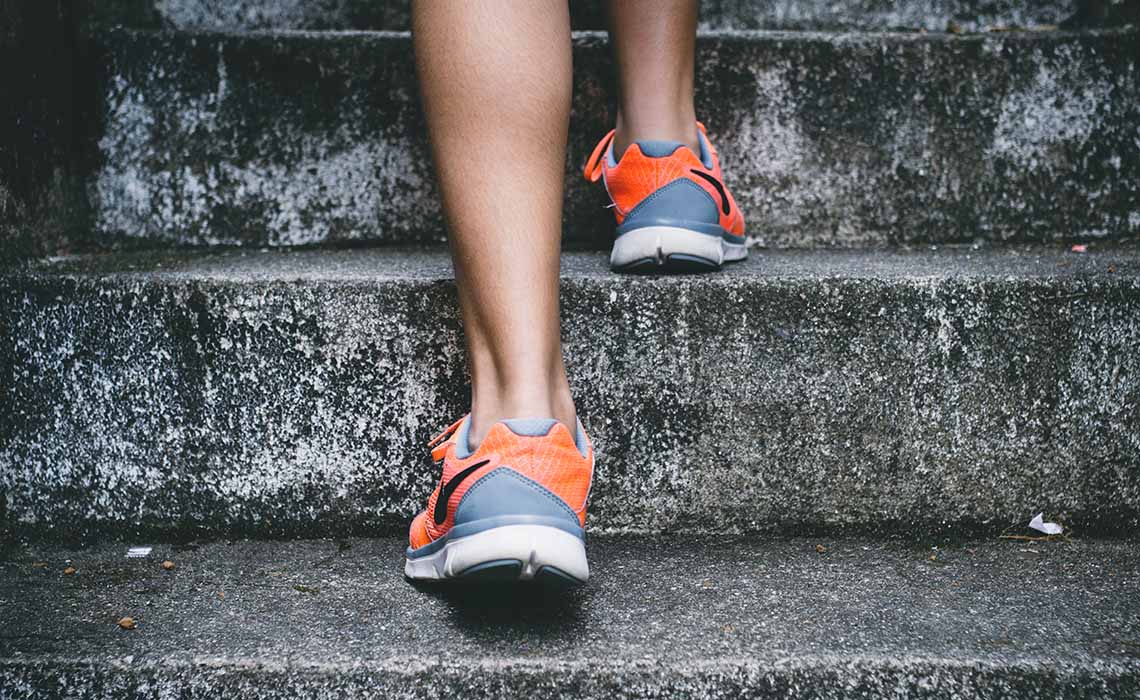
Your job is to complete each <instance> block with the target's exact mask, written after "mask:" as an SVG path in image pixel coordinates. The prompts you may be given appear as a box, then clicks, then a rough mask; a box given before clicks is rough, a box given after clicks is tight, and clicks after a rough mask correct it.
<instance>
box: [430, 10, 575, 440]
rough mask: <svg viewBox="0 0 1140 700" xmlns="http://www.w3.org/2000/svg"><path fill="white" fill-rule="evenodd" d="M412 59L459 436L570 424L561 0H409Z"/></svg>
mask: <svg viewBox="0 0 1140 700" xmlns="http://www.w3.org/2000/svg"><path fill="white" fill-rule="evenodd" d="M412 26H413V34H414V39H415V51H416V64H417V67H418V70H419V75H420V85H421V91H422V93H423V100H424V108H425V110H426V114H427V122H428V129H429V131H430V133H431V141H432V149H433V153H434V156H435V162H436V167H437V170H438V173H439V184H440V191H441V192H442V195H443V208H444V212H445V215H446V218H447V224H448V229H449V240H450V242H451V252H452V258H453V260H454V263H455V273H456V280H457V282H458V285H459V303H460V311H461V313H462V315H463V327H464V331H465V334H466V337H467V349H468V354H469V361H470V367H471V416H472V422H471V441H472V444H473V446H474V444H477V443H478V442H479V441H480V440H482V438H483V436H484V435H486V433H487V430H488V429H489V428H490V426H491V425H493V424H494V423H495V422H496V421H498V420H500V419H503V418H523V417H553V418H556V419H558V420H560V421H562V422H564V423H566V425H567V426H569V427H570V428H571V431H572V432H573V426H574V419H575V418H574V403H573V400H572V399H571V397H570V387H569V385H568V384H567V382H566V371H565V369H564V367H563V363H562V345H561V331H560V325H559V317H558V260H559V242H560V240H561V234H562V193H563V189H562V187H563V177H564V162H565V154H566V138H567V130H568V124H569V115H570V85H571V82H570V79H571V75H570V70H571V50H570V16H569V9H568V7H567V2H566V0H468V1H465V2H456V1H455V0H416V2H414V3H412Z"/></svg>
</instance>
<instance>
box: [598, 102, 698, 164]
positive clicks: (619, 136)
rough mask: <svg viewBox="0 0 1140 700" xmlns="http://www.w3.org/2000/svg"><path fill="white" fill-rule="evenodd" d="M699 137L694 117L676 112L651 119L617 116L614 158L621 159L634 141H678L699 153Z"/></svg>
mask: <svg viewBox="0 0 1140 700" xmlns="http://www.w3.org/2000/svg"><path fill="white" fill-rule="evenodd" d="M699 139H700V137H699V135H698V131H697V120H696V117H695V116H692V115H691V114H688V113H685V112H684V111H682V110H678V111H677V113H676V114H671V115H665V114H663V113H662V114H657V115H654V117H653V118H652V119H628V118H623V116H622V114H621V113H619V114H618V118H617V125H616V126H615V128H614V157H615V158H621V156H622V154H624V153H625V149H627V148H629V146H630V144H632V143H633V142H635V141H680V142H681V143H683V144H684V145H686V146H688V147H689V148H690V149H691V150H692V151H693V153H700V148H701V147H700V140H699Z"/></svg>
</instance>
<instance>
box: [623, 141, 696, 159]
mask: <svg viewBox="0 0 1140 700" xmlns="http://www.w3.org/2000/svg"><path fill="white" fill-rule="evenodd" d="M634 143H636V144H637V147H638V148H639V149H641V154H642V155H643V156H646V157H647V158H667V157H669V156H671V155H673V154H674V153H676V152H677V149H678V148H688V146H686V145H685V144H683V143H681V142H680V141H654V140H649V139H647V140H645V141H634Z"/></svg>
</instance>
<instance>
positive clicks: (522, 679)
mask: <svg viewBox="0 0 1140 700" xmlns="http://www.w3.org/2000/svg"><path fill="white" fill-rule="evenodd" d="M408 663H409V665H410V666H411V667H412V668H414V669H417V670H396V669H394V668H381V669H370V668H364V669H360V668H353V669H347V668H346V669H327V668H326V669H317V668H314V669H306V668H303V667H296V666H295V665H292V664H291V665H290V667H288V668H264V667H261V666H260V665H256V666H255V667H254V668H247V667H244V666H242V665H239V664H219V663H214V664H208V663H204V664H196V665H190V664H177V665H174V664H172V665H171V667H170V668H161V667H159V668H138V667H137V665H136V664H130V663H128V664H126V666H125V667H123V666H119V665H116V666H103V667H101V666H95V665H92V666H84V665H79V664H66V665H65V664H59V663H53V662H51V661H45V662H40V663H15V664H0V683H3V684H4V686H5V687H7V688H10V689H12V691H13V693H14V694H12V695H10V696H8V697H10V698H11V700H22V699H23V698H29V699H30V698H38V697H43V694H44V693H63V692H67V693H69V694H70V695H71V696H73V697H83V698H102V699H106V700H113V699H114V700H117V699H119V698H123V699H127V698H136V697H152V696H154V695H155V694H156V693H159V694H161V695H163V696H166V695H169V696H172V697H174V696H176V697H184V698H217V697H242V698H264V699H267V700H268V699H270V698H298V697H304V698H340V697H358V696H360V697H389V696H391V697H402V698H426V699H431V700H435V699H436V698H440V697H469V698H483V697H487V698H491V697H526V698H564V697H571V696H572V697H575V698H585V699H589V698H606V699H612V698H661V697H670V698H730V697H779V698H788V699H789V700H795V699H799V698H803V699H805V700H806V699H807V698H811V699H812V700H840V699H846V698H879V697H889V696H902V697H908V698H921V699H923V700H935V699H946V700H950V699H952V698H974V697H977V698H990V697H992V698H1027V697H1037V698H1046V697H1048V698H1070V697H1072V698H1086V697H1087V698H1098V697H1118V698H1123V697H1130V696H1132V695H1133V694H1135V693H1137V692H1140V677H1138V672H1137V670H1136V669H1135V668H1129V667H1128V666H1127V665H1124V666H1109V665H1107V664H1103V665H1101V664H1088V665H1087V666H1085V667H1083V668H1079V669H1073V670H1065V671H1058V670H1056V669H1055V668H1052V667H1051V666H1049V665H1048V664H1016V665H1010V666H1007V667H998V668H993V667H990V666H987V665H985V664H960V663H954V662H946V663H940V662H937V661H935V662H922V661H917V660H907V661H905V662H897V663H892V662H884V661H877V662H876V661H863V660H860V661H857V662H854V663H846V664H843V665H842V666H841V667H838V668H836V667H834V666H833V665H832V664H831V663H828V660H821V661H820V662H819V663H818V664H811V663H800V664H790V663H772V664H752V663H747V662H741V663H740V664H739V665H737V666H735V667H733V665H732V664H728V663H724V662H718V663H717V664H716V665H715V667H713V668H705V669H702V668H700V667H697V668H693V669H685V670H682V671H676V670H672V669H670V668H668V664H666V663H664V662H662V661H657V662H654V661H651V660H646V661H644V662H643V663H642V664H640V665H621V666H616V667H607V666H606V665H605V664H601V665H598V664H592V665H590V666H588V667H586V666H582V665H569V664H565V663H561V664H559V663H554V662H551V663H544V662H542V661H538V662H533V663H530V664H521V663H515V664H503V663H498V664H495V663H487V664H485V666H478V665H471V664H468V665H467V668H468V669H469V670H468V671H464V670H462V669H461V668H456V664H446V665H442V664H440V665H437V664H431V663H425V662H424V661H423V659H422V658H420V657H415V658H412V659H409V662H408ZM458 665H459V666H461V667H462V666H463V664H458Z"/></svg>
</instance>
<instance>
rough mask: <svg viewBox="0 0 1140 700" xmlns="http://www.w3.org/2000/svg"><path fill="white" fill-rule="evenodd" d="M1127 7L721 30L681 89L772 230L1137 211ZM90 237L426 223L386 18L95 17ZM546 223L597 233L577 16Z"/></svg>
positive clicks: (397, 39)
mask: <svg viewBox="0 0 1140 700" xmlns="http://www.w3.org/2000/svg"><path fill="white" fill-rule="evenodd" d="M1138 36H1140V34H1138V33H1137V31H1136V30H1122V31H1116V30H1112V31H1103V32H1089V33H1076V34H1072V33H1044V34H1042V33H1021V34H1001V35H992V36H973V37H964V36H962V37H959V36H952V35H946V36H929V35H928V36H922V35H905V34H891V35H871V34H811V33H809V34H801V33H765V32H743V33H731V32H730V33H719V34H713V35H707V36H705V37H703V38H702V39H701V41H700V49H699V73H698V108H699V112H700V115H701V117H702V119H704V120H705V121H706V123H707V124H708V125H709V127H710V129H711V132H712V134H713V137H714V140H715V142H716V143H717V145H718V147H719V149H720V151H721V155H722V161H723V164H724V166H725V170H726V173H727V176H726V179H727V182H728V184H729V186H730V187H731V188H732V189H733V191H734V193H735V195H736V197H737V200H738V201H739V202H740V204H741V207H742V209H743V211H744V213H745V216H746V218H747V219H748V227H749V231H750V233H752V234H753V235H755V236H758V237H760V238H761V239H763V240H764V241H765V242H767V243H768V244H769V245H774V246H781V247H783V246H794V247H810V246H821V245H829V246H831V245H838V246H854V245H864V244H883V243H897V242H919V241H936V242H948V241H971V240H973V239H975V238H983V239H990V240H1023V241H1033V240H1036V241H1042V240H1058V239H1064V240H1078V239H1096V238H1120V237H1135V236H1136V235H1137V234H1140V136H1138V127H1137V124H1140V81H1137V80H1136V59H1137V56H1138V55H1140V53H1138V51H1137V48H1138ZM103 41H104V44H105V46H106V51H107V56H106V57H105V58H104V59H102V60H103V61H105V63H106V65H107V66H108V74H107V76H106V80H105V83H104V85H105V89H104V91H103V100H104V108H105V113H106V119H105V122H106V124H105V131H104V133H103V135H102V137H101V139H100V141H99V150H100V153H101V155H102V159H103V160H102V167H101V168H100V169H99V171H98V173H97V174H96V176H95V178H94V182H93V183H92V186H91V188H90V194H91V199H92V205H93V207H94V210H95V212H96V219H97V229H98V231H99V232H100V235H99V236H98V239H99V240H100V241H101V242H104V243H105V242H109V241H112V240H115V239H116V238H122V237H127V238H136V239H144V240H148V241H166V242H175V243H183V244H191V245H212V244H227V245H242V244H248V245H271V246H289V245H302V244H318V243H325V242H330V241H356V240H386V241H404V242H408V241H425V240H440V239H441V238H442V235H443V227H442V219H441V215H440V211H439V202H438V193H437V192H436V190H435V187H434V175H433V170H432V167H431V163H430V157H429V154H428V150H427V146H426V139H425V136H424V127H423V123H422V115H421V114H420V112H419V108H418V100H417V98H416V87H415V83H414V70H413V67H412V58H411V50H410V44H409V39H408V37H407V35H405V34H400V33H347V34H345V33H334V34H328V33H324V34H321V33H307V34H306V33H300V34H298V33H277V34H272V33H271V34H256V35H218V34H205V35H193V34H162V33H159V34H153V33H132V32H116V33H111V34H107V35H104V37H103ZM575 68H576V77H575V98H574V103H573V104H574V114H573V128H572V129H571V139H570V149H569V154H568V158H567V172H568V180H567V200H566V208H565V224H566V229H565V230H566V231H567V234H566V235H567V237H568V238H569V239H571V240H577V241H586V242H588V243H589V244H591V245H594V246H596V247H604V246H605V245H606V242H607V240H608V237H609V236H610V235H611V231H612V220H611V217H610V215H609V212H608V210H606V209H605V205H606V203H607V202H606V200H605V195H604V192H602V191H601V190H600V188H597V187H590V186H588V184H587V183H585V182H584V181H583V180H582V178H581V177H580V176H579V174H578V167H579V165H580V164H581V163H582V162H583V161H584V160H585V158H586V156H587V155H588V154H589V152H590V149H591V148H592V147H593V145H594V142H595V140H596V139H597V138H599V137H600V136H601V135H602V134H603V133H605V131H606V130H607V129H608V128H609V126H610V120H611V117H610V114H609V111H608V109H607V102H608V100H609V99H610V97H611V95H612V85H611V81H610V69H611V64H610V60H609V53H608V49H607V48H606V46H605V42H604V39H603V38H602V36H601V35H597V34H578V35H577V38H576V39H575Z"/></svg>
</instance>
